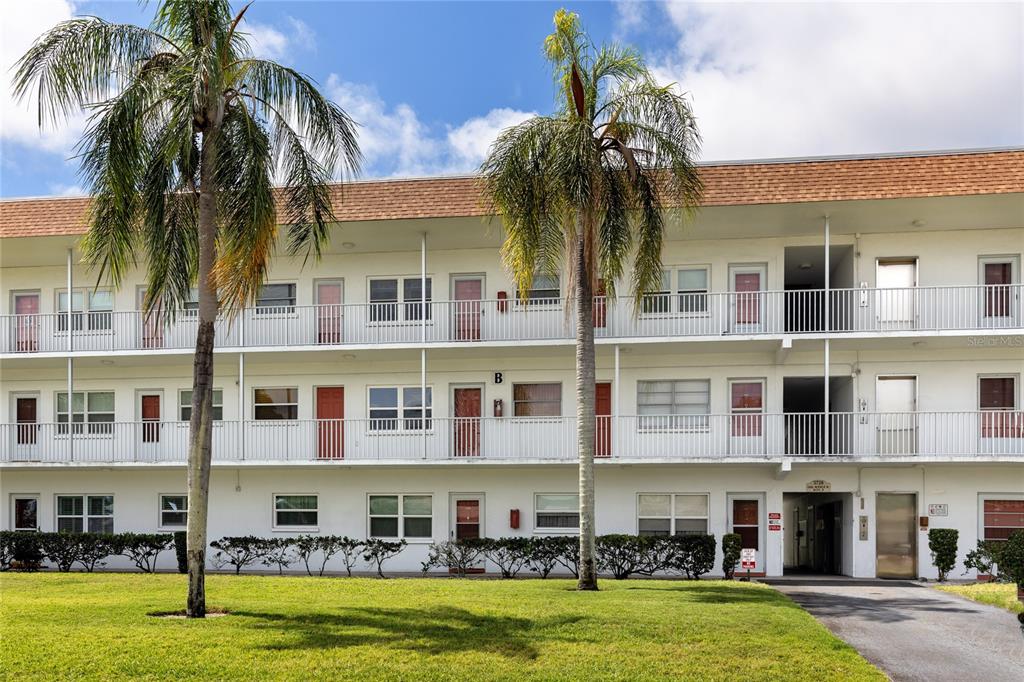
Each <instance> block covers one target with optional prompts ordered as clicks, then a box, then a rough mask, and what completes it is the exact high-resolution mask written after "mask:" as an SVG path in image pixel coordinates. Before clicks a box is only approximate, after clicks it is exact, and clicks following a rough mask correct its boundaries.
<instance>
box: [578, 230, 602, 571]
mask: <svg viewBox="0 0 1024 682" xmlns="http://www.w3.org/2000/svg"><path fill="white" fill-rule="evenodd" d="M586 232H587V228H586V225H584V226H583V229H580V230H579V235H578V237H577V239H578V240H579V241H578V243H577V245H576V262H575V263H574V264H573V266H574V267H575V268H576V273H575V274H576V425H577V433H576V438H577V445H578V448H579V457H580V465H579V469H580V471H579V474H580V575H579V582H578V583H577V586H576V587H577V589H579V590H596V589H597V563H596V558H595V556H594V535H595V531H594V446H595V438H596V436H597V433H596V431H597V429H596V422H597V417H596V416H595V404H594V403H595V399H594V380H595V371H596V370H595V367H594V365H595V361H594V291H593V287H592V286H591V273H590V268H589V267H588V266H589V259H588V255H589V254H587V252H586V249H585V239H586V237H585V235H586Z"/></svg>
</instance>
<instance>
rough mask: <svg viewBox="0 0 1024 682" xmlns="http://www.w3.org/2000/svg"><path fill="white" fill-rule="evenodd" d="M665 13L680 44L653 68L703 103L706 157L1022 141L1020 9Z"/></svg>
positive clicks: (628, 27)
mask: <svg viewBox="0 0 1024 682" xmlns="http://www.w3.org/2000/svg"><path fill="white" fill-rule="evenodd" d="M663 9H664V12H665V13H666V15H667V17H668V19H669V20H670V22H671V25H673V26H674V27H675V28H676V29H677V30H678V32H679V41H678V44H677V47H676V49H675V50H673V51H671V52H670V53H668V54H663V55H656V56H654V58H653V59H652V60H651V61H652V65H653V67H654V70H655V73H656V75H657V76H658V78H659V80H661V81H663V82H665V81H675V82H678V83H679V85H680V87H681V88H683V89H685V90H686V91H688V92H689V93H691V96H692V98H693V103H694V109H695V111H696V113H697V116H698V118H699V121H698V122H699V125H700V128H701V131H702V133H703V136H704V154H703V156H704V158H707V159H727V158H741V157H746V158H752V157H771V156H796V155H811V154H833V153H850V152H875V151H895V150H911V149H929V148H930V149H936V148H953V147H976V146H994V145H1008V144H1021V143H1022V142H1024V28H1022V27H1024V5H1022V4H1020V3H1005V4H981V3H978V4H941V3H921V4H881V3H879V4H875V3H871V4H868V3H856V4H853V3H851V4H846V3H835V4H831V3H829V4H826V3H821V4H813V3H808V4H731V3H730V4H699V5H697V4H679V3H672V4H668V5H666V6H664V8H663ZM619 14H620V30H623V31H632V32H633V34H634V35H636V34H637V32H638V31H639V30H642V27H641V26H639V22H632V20H631V19H630V17H631V15H630V14H629V11H626V10H623V9H622V8H620V12H619ZM643 23H644V24H645V25H646V24H651V25H658V26H659V27H660V25H661V24H662V23H663V22H661V21H660V20H657V19H651V20H649V21H647V22H643Z"/></svg>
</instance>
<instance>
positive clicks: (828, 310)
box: [822, 215, 832, 455]
mask: <svg viewBox="0 0 1024 682" xmlns="http://www.w3.org/2000/svg"><path fill="white" fill-rule="evenodd" d="M831 241H832V235H831V227H830V225H829V220H828V215H826V216H825V367H824V372H825V410H824V414H823V415H822V416H823V417H824V419H825V424H824V426H823V427H822V433H824V435H825V445H824V449H825V454H826V455H827V454H829V453H830V452H831V451H832V444H831V442H830V440H831V433H830V432H831V426H832V424H831V417H830V416H829V415H830V412H831V404H830V396H829V390H830V389H831V386H830V383H831V381H830V379H829V376H830V373H829V365H830V364H831V363H830V358H829V354H830V351H831V348H830V343H829V333H830V331H831V329H832V320H831V317H832V291H831V290H830V288H829V287H830V285H831V274H832V273H831V270H832V257H831V253H830V252H831Z"/></svg>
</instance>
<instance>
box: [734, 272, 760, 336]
mask: <svg viewBox="0 0 1024 682" xmlns="http://www.w3.org/2000/svg"><path fill="white" fill-rule="evenodd" d="M733 291H735V292H736V324H760V323H761V293H760V292H761V273H759V272H737V273H735V274H734V275H733Z"/></svg>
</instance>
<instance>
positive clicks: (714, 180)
mask: <svg viewBox="0 0 1024 682" xmlns="http://www.w3.org/2000/svg"><path fill="white" fill-rule="evenodd" d="M701 173H702V174H703V176H704V183H705V196H704V204H703V205H704V206H735V205H744V204H778V203H800V202H817V201H852V200H870V199H903V198H918V197H941V196H958V195H972V194H1005V193H1013V192H1024V149H1016V150H1006V151H981V152H949V153H939V154H923V155H904V156H877V157H872V158H845V159H807V160H799V161H791V160H784V161H765V162H751V163H719V164H707V165H702V166H701ZM334 195H335V201H336V208H335V211H336V213H337V216H338V218H339V219H340V220H341V221H343V222H351V221H365V220H402V219H416V218H452V217H466V216H470V217H471V216H480V215H483V214H484V213H485V209H484V206H483V204H482V203H481V202H480V198H479V186H478V181H477V179H476V178H472V177H439V178H423V179H409V180H378V181H365V182H355V183H350V184H347V185H344V186H341V185H338V186H335V188H334ZM88 205H89V199H88V198H85V197H76V198H46V199H12V200H7V201H0V237H31V236H48V235H74V234H81V233H83V232H85V230H86V225H85V222H84V217H85V212H86V209H87V208H88Z"/></svg>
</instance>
